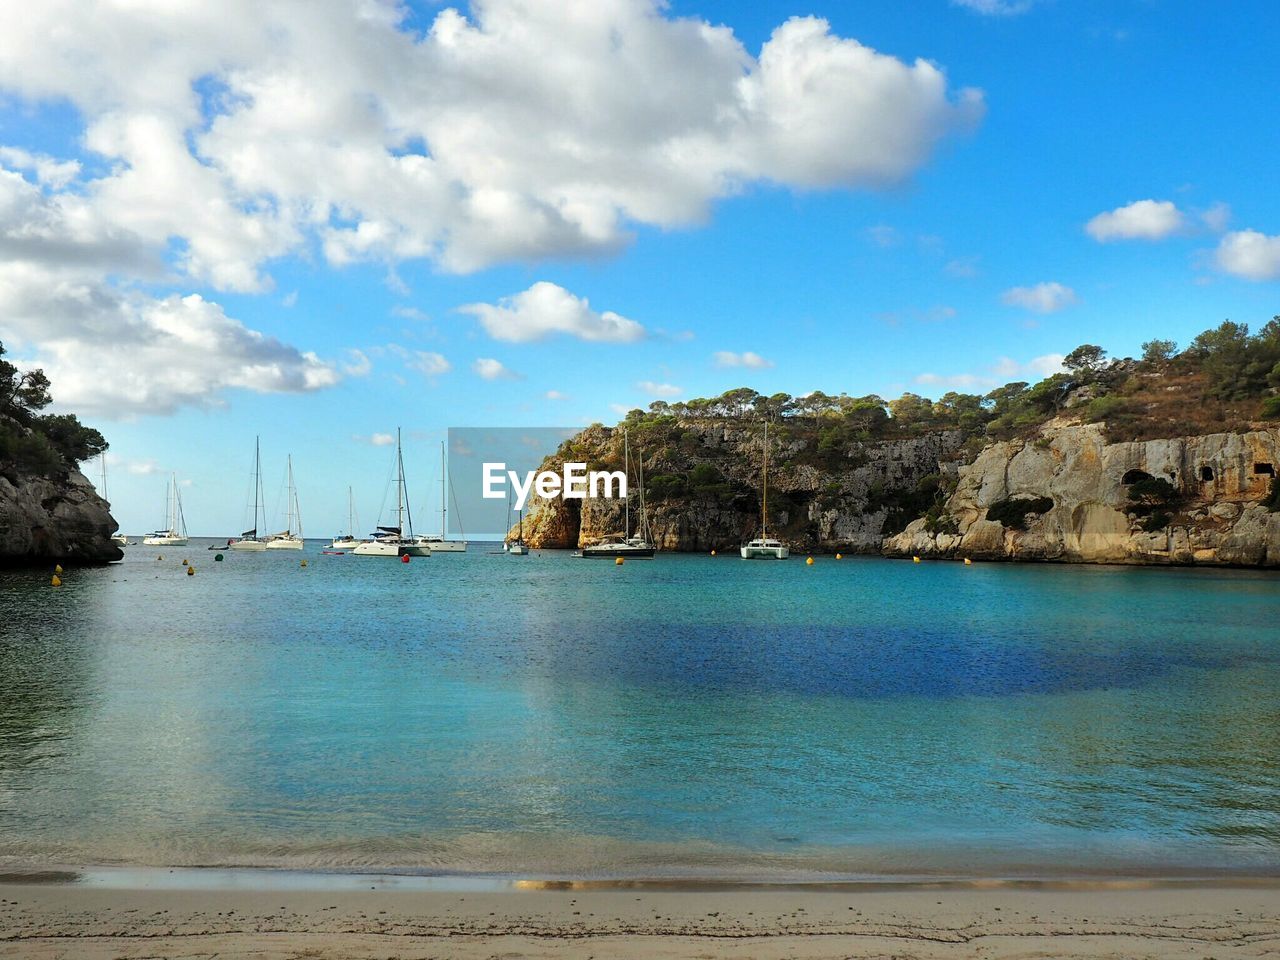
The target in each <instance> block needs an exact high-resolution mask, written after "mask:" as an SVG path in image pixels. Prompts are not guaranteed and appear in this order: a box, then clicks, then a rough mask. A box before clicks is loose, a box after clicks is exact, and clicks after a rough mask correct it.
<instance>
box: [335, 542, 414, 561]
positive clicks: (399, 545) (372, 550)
mask: <svg viewBox="0 0 1280 960" xmlns="http://www.w3.org/2000/svg"><path fill="white" fill-rule="evenodd" d="M351 555H352V556H354V557H393V558H394V557H429V556H431V551H430V549H428V548H427V547H424V546H423V545H422V544H420V543H414V542H408V543H406V542H404V541H402V540H395V541H387V540H368V541H366V542H364V543H362V544H360V545H359V546H358V547H356V548H355V549H354V550H352V551H351Z"/></svg>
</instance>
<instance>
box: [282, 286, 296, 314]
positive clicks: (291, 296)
mask: <svg viewBox="0 0 1280 960" xmlns="http://www.w3.org/2000/svg"><path fill="white" fill-rule="evenodd" d="M297 305H298V291H297V290H293V291H291V292H289V293H287V294H285V295H284V296H283V297H282V298H281V299H280V306H282V307H284V308H286V309H288V310H292V309H293V308H294V307H296V306H297Z"/></svg>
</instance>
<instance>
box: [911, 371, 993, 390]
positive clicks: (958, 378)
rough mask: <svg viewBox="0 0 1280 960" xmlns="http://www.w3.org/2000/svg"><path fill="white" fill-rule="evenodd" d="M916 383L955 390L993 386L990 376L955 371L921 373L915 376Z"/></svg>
mask: <svg viewBox="0 0 1280 960" xmlns="http://www.w3.org/2000/svg"><path fill="white" fill-rule="evenodd" d="M916 383H918V384H921V385H923V386H930V387H950V388H952V389H955V390H970V389H973V388H974V387H988V386H994V385H995V381H994V380H992V379H991V378H990V377H980V376H978V375H977V374H973V373H956V374H952V375H950V376H939V375H938V374H936V373H922V374H920V376H918V377H916Z"/></svg>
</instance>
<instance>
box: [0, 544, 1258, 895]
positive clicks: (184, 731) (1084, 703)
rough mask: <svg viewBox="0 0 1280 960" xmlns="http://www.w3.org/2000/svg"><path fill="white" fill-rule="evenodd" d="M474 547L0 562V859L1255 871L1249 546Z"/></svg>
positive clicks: (771, 869)
mask: <svg viewBox="0 0 1280 960" xmlns="http://www.w3.org/2000/svg"><path fill="white" fill-rule="evenodd" d="M487 550H488V548H487V547H486V546H483V545H473V546H472V550H471V552H469V553H467V554H465V555H453V556H447V555H438V556H435V557H432V558H429V559H422V560H415V561H414V562H412V563H410V564H407V565H404V564H400V563H397V562H394V561H386V560H380V559H366V558H357V557H332V556H323V555H320V554H319V546H318V545H316V544H312V545H309V547H308V551H307V554H306V557H307V559H308V561H309V563H308V566H307V567H306V568H303V567H301V565H300V563H299V555H298V554H290V555H288V556H285V555H280V554H270V555H266V554H259V555H234V554H231V555H228V557H227V560H226V562H223V563H214V562H213V561H212V554H210V553H208V552H206V551H205V550H204V549H203V545H199V546H197V545H194V544H193V546H192V547H191V548H188V549H187V550H186V551H185V552H184V551H181V550H178V551H172V550H168V551H164V552H166V553H167V555H166V556H165V558H164V560H162V561H161V560H157V559H156V552H155V551H154V549H153V548H142V547H130V548H129V549H128V550H127V551H126V560H125V562H124V563H122V564H118V565H115V566H112V567H108V568H100V569H92V570H74V571H70V572H69V573H68V575H67V576H66V577H65V583H64V585H63V586H62V587H61V588H58V589H54V588H52V587H50V586H49V584H48V576H47V574H39V573H26V574H17V573H5V574H0V865H3V864H9V865H37V864H39V865H49V864H72V865H75V864H99V865H112V864H128V865H157V866H159V865H216V866H241V865H245V866H277V867H290V868H297V869H308V870H313V869H321V870H344V869H360V870H364V869H381V870H411V871H423V872H444V873H463V874H473V873H498V874H511V875H537V876H551V877H565V876H589V877H681V876H686V877H687V876H698V877H744V878H747V877H750V878H811V877H817V876H822V877H828V876H868V875H874V876H881V875H891V876H895V875H914V874H928V875H937V874H943V875H949V876H951V875H961V876H971V875H979V876H988V875H1037V876H1038V875H1060V874H1114V873H1126V874H1128V873H1131V874H1143V875H1153V874H1155V875H1178V874H1184V873H1218V872H1233V871H1239V872H1245V873H1255V874H1270V873H1275V872H1276V870H1277V867H1278V866H1280V856H1278V853H1280V578H1277V577H1276V576H1275V575H1268V574H1262V573H1255V572H1247V571H1194V570H1153V569H1127V568H1099V567H1060V566H1047V565H1046V566H1036V565H1026V566H1021V565H1017V566H1015V565H1002V564H975V565H973V566H969V567H966V566H962V565H958V564H949V563H925V564H919V565H916V564H910V563H901V562H893V561H885V560H879V559H865V558H855V559H845V560H842V561H838V562H837V561H835V560H834V559H832V558H825V557H824V558H819V559H818V561H817V562H816V563H815V565H814V566H812V567H806V566H805V564H804V562H803V560H802V559H793V560H791V561H790V562H787V563H776V562H764V561H758V562H743V561H740V560H738V559H737V558H730V557H721V558H711V557H693V556H663V557H660V558H659V559H657V560H655V561H652V562H643V561H632V562H630V563H628V564H626V565H625V566H624V567H616V566H614V565H613V564H612V563H608V562H592V561H582V560H576V559H572V558H570V557H569V556H568V555H567V554H563V553H552V552H548V553H543V554H541V555H537V556H532V557H528V558H513V557H507V556H503V555H492V554H490V553H488V552H487ZM184 556H185V557H188V558H190V559H191V561H192V562H193V563H194V564H195V565H196V566H197V568H198V571H197V573H196V575H195V576H192V577H188V576H186V575H185V571H184V570H183V568H182V567H181V565H180V563H179V561H180V560H181V559H182V558H183V557H184Z"/></svg>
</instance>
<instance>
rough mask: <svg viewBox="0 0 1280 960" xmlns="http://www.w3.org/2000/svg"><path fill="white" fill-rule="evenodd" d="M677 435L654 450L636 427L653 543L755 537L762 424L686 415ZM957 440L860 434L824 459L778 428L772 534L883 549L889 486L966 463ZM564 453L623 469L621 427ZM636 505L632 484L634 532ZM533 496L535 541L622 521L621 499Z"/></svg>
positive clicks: (547, 542) (567, 540)
mask: <svg viewBox="0 0 1280 960" xmlns="http://www.w3.org/2000/svg"><path fill="white" fill-rule="evenodd" d="M674 435H675V436H677V437H678V440H676V441H675V442H671V435H668V436H666V437H665V438H664V441H663V443H662V445H661V446H657V447H656V449H654V448H647V447H645V446H644V439H645V438H644V435H643V432H642V431H637V432H635V433H633V434H632V436H631V455H632V458H633V460H632V463H633V465H632V484H633V487H632V489H633V491H634V490H635V489H636V488H635V486H634V484H635V477H636V466H635V460H636V458H637V456H640V457H642V458H643V463H644V473H645V480H646V487H647V488H648V490H649V493H648V501H647V504H646V506H647V515H648V521H649V528H650V533H651V537H652V539H653V542H654V543H656V544H657V545H658V546H659V547H660V548H661V549H663V550H675V551H703V550H713V549H717V550H723V549H726V548H731V547H736V546H737V545H738V544H740V543H742V542H743V541H745V540H747V539H750V538H751V537H754V536H758V535H759V532H760V509H761V493H762V489H761V488H762V474H761V464H762V462H763V456H764V437H763V435H762V433H761V431H760V428H759V426H758V425H756V424H747V423H742V422H732V421H722V422H715V421H693V420H690V421H681V422H680V424H679V426H678V428H677V429H676V430H675V432H674ZM961 439H962V438H961V436H960V434H959V433H958V432H954V431H952V432H943V433H935V434H930V435H927V436H923V437H914V438H910V439H904V440H886V441H879V442H868V443H854V444H851V445H849V446H847V447H845V448H843V449H841V450H837V451H830V452H828V453H825V454H823V455H822V456H820V457H816V456H814V451H813V450H812V449H811V444H810V443H808V442H807V441H806V440H804V439H800V438H792V437H788V436H787V435H786V433H785V432H780V433H773V432H771V433H770V436H769V464H770V466H769V489H768V493H769V532H770V533H771V534H777V535H778V536H781V537H783V538H784V539H786V540H787V542H788V543H790V544H791V545H792V546H793V548H794V549H797V550H823V549H829V550H836V549H842V550H847V551H850V552H858V551H860V552H878V551H879V550H880V548H881V543H882V540H883V533H882V531H883V528H884V525H885V521H886V518H887V517H888V515H889V513H890V512H891V511H892V510H894V509H895V508H896V504H895V502H894V500H893V497H892V494H893V492H894V491H899V490H909V489H914V487H915V486H916V485H917V484H918V483H919V482H920V481H921V480H922V479H924V478H926V477H929V476H933V475H937V474H938V473H939V472H946V471H948V470H950V471H954V470H955V469H956V468H958V466H959V460H958V459H957V458H959V457H961V456H962V454H961V452H960V450H961ZM655 446H656V444H655ZM565 460H573V461H582V462H586V463H588V464H589V466H590V467H591V468H592V469H601V468H608V469H621V467H622V431H621V430H620V429H609V428H604V427H591V428H588V429H587V430H584V431H583V432H582V433H581V434H579V435H578V436H577V437H575V438H574V440H573V441H572V443H571V449H570V451H567V452H566V451H562V452H561V453H558V454H557V455H556V456H554V457H551V458H549V459H548V460H547V461H546V463H544V464H543V469H548V470H555V471H557V472H558V471H559V470H560V467H561V465H562V464H563V463H564V461H565ZM638 502H639V500H638V497H636V496H635V495H634V493H633V500H632V510H633V516H632V527H633V530H634V528H635V526H636V524H637V522H638V518H637V516H636V511H637V507H638ZM531 503H532V506H531V508H530V513H529V515H528V516H526V517H525V521H524V533H525V538H526V539H527V540H528V541H529V543H530V544H531V545H532V546H534V547H560V548H578V547H582V546H586V545H589V544H593V543H597V542H599V541H600V540H601V539H603V538H605V537H607V536H609V535H612V534H620V533H621V532H622V530H623V527H624V522H625V520H624V504H623V502H622V501H621V500H605V499H588V500H568V501H566V500H561V499H559V498H556V499H551V500H542V499H537V498H535V499H534V500H532V501H531Z"/></svg>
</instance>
